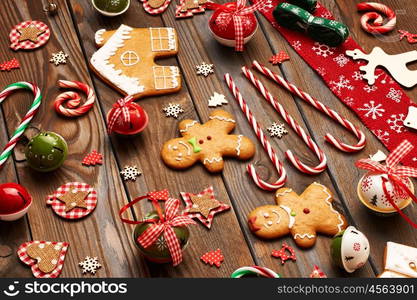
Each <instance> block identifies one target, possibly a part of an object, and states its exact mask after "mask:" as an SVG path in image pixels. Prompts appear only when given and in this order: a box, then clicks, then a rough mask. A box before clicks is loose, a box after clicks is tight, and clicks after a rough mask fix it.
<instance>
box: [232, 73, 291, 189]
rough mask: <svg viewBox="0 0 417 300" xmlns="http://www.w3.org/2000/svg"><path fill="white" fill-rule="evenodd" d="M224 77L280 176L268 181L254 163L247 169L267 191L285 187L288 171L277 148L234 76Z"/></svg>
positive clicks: (256, 182)
mask: <svg viewBox="0 0 417 300" xmlns="http://www.w3.org/2000/svg"><path fill="white" fill-rule="evenodd" d="M224 79H225V80H226V83H227V86H228V87H229V89H230V91H231V92H232V94H233V96H234V98H235V100H236V102H237V103H238V104H239V106H240V109H241V110H242V112H243V113H244V114H245V116H246V119H247V120H248V122H249V124H250V125H251V126H252V128H253V130H254V131H255V133H256V136H257V137H258V140H259V141H260V142H261V144H262V146H263V148H264V149H265V151H266V152H267V153H268V156H269V158H270V159H271V161H272V163H273V164H274V166H275V168H276V170H277V171H278V174H279V175H280V177H279V178H278V180H277V181H276V182H274V183H268V182H265V181H263V180H262V179H261V178H260V177H259V176H258V174H257V173H256V169H255V167H254V166H253V165H252V164H249V165H248V166H247V170H248V172H249V174H250V175H251V177H252V179H253V181H254V182H255V184H256V185H257V186H258V187H259V188H261V189H263V190H266V191H275V190H277V189H279V188H280V187H283V186H284V184H285V182H286V180H287V173H286V171H285V169H284V166H283V165H282V163H281V161H280V160H279V159H278V157H277V155H276V153H275V150H274V149H273V148H272V146H271V143H270V142H269V141H268V139H267V138H266V136H265V134H264V133H263V131H262V129H261V127H260V125H259V123H258V122H257V121H256V119H255V117H254V116H253V114H252V112H251V110H250V108H249V107H248V105H247V104H246V101H245V100H244V99H243V97H242V94H241V93H240V92H239V89H238V88H237V86H236V85H235V83H234V81H233V78H232V76H230V74H225V75H224Z"/></svg>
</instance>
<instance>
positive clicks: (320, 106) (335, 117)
mask: <svg viewBox="0 0 417 300" xmlns="http://www.w3.org/2000/svg"><path fill="white" fill-rule="evenodd" d="M253 66H254V67H255V68H256V69H257V70H258V71H259V72H261V73H262V74H264V75H266V76H267V77H269V78H270V79H272V80H274V81H275V82H276V83H278V84H279V85H281V86H282V87H284V88H286V89H287V90H288V91H289V92H291V93H292V94H294V95H296V96H298V97H300V98H301V99H303V100H304V101H306V102H307V103H309V104H310V105H312V106H313V107H314V108H316V109H317V110H319V111H321V112H323V113H325V114H326V115H327V116H329V117H330V118H332V119H333V120H335V121H337V122H338V123H339V124H340V125H342V126H343V127H345V128H346V129H348V130H349V131H350V132H352V133H353V134H354V135H355V136H356V137H357V138H358V139H359V141H358V142H357V143H356V144H355V145H348V144H345V143H343V142H341V141H340V140H338V139H336V138H335V137H334V136H333V135H331V134H329V133H327V134H326V135H325V139H326V140H327V141H328V142H329V143H331V144H332V145H333V146H335V147H336V148H338V149H339V150H341V151H344V152H356V151H360V150H362V149H363V148H364V147H365V145H366V137H365V134H364V133H363V132H362V131H361V130H360V129H359V128H358V127H356V126H355V125H353V124H352V123H351V122H350V121H349V120H347V119H346V118H344V117H342V116H340V115H339V114H338V113H337V112H336V111H334V110H332V109H331V108H330V107H328V106H326V105H324V104H323V103H321V102H320V101H318V100H317V99H315V98H313V97H312V96H310V95H309V94H307V93H306V92H304V91H302V90H300V89H299V88H297V87H296V86H295V85H294V84H291V83H289V82H288V81H287V80H285V79H284V78H282V77H281V76H279V75H278V74H277V73H275V72H272V71H271V70H270V69H268V68H267V67H265V66H263V65H261V64H260V63H258V62H257V61H256V60H255V61H253Z"/></svg>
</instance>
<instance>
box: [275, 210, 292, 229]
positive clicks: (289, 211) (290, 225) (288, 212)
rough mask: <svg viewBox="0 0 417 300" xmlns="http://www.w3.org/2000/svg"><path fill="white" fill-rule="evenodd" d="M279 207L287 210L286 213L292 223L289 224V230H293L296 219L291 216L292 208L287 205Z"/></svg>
mask: <svg viewBox="0 0 417 300" xmlns="http://www.w3.org/2000/svg"><path fill="white" fill-rule="evenodd" d="M279 207H281V208H282V209H283V210H285V211H286V213H287V214H288V218H289V219H290V221H289V223H288V228H289V229H291V228H292V227H293V226H294V223H295V217H294V216H291V208H289V207H288V206H285V205H280V206H279Z"/></svg>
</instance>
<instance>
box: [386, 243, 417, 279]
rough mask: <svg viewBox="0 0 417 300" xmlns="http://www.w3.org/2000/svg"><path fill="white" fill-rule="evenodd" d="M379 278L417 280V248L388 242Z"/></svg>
mask: <svg viewBox="0 0 417 300" xmlns="http://www.w3.org/2000/svg"><path fill="white" fill-rule="evenodd" d="M378 277H379V278H417V248H414V247H410V246H405V245H402V244H398V243H394V242H387V246H386V247H385V254H384V271H383V272H382V273H381V274H380V275H379V276H378Z"/></svg>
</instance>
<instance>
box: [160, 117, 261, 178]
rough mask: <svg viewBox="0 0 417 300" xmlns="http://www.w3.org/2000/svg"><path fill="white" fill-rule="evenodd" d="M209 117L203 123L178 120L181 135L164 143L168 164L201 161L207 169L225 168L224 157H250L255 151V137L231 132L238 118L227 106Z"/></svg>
mask: <svg viewBox="0 0 417 300" xmlns="http://www.w3.org/2000/svg"><path fill="white" fill-rule="evenodd" d="M209 119H210V120H209V121H207V122H206V123H204V124H200V123H198V122H197V121H195V120H184V121H182V122H181V123H180V124H179V129H180V133H181V135H182V137H181V138H176V139H172V140H169V141H167V142H166V143H165V144H164V145H163V147H162V152H161V155H162V159H163V161H164V162H165V164H167V165H168V166H169V167H171V168H174V169H186V168H189V167H191V166H192V165H194V164H195V163H196V162H197V161H200V162H201V163H202V164H203V165H204V166H205V167H206V169H207V170H208V171H210V172H220V171H222V170H223V165H224V160H223V157H224V156H226V157H236V158H238V159H249V158H251V157H252V156H253V155H254V154H255V145H254V144H253V143H252V141H251V140H250V139H249V138H247V137H245V136H243V135H241V134H239V135H232V134H230V132H231V131H232V130H233V129H234V128H235V127H236V120H235V119H234V118H233V116H232V115H231V114H230V113H228V112H227V111H224V110H216V111H213V112H212V113H211V114H210V116H209Z"/></svg>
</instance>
